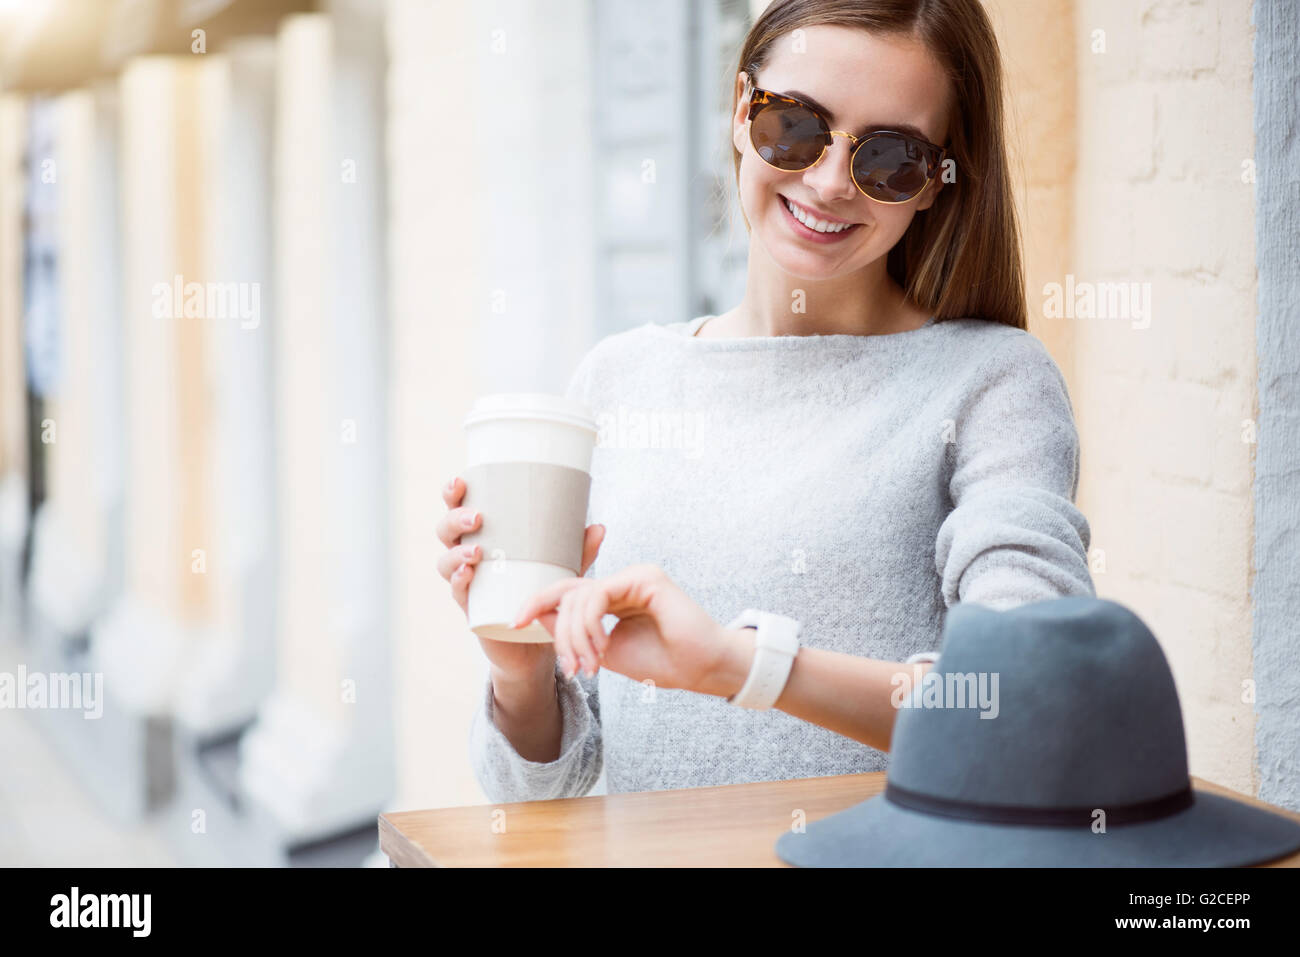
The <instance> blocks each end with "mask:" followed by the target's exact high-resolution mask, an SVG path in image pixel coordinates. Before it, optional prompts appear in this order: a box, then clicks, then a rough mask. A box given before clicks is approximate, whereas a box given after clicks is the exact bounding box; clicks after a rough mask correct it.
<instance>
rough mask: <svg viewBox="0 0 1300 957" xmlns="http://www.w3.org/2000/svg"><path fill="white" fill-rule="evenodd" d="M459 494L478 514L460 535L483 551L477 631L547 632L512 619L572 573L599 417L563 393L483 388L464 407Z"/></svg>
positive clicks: (474, 601)
mask: <svg viewBox="0 0 1300 957" xmlns="http://www.w3.org/2000/svg"><path fill="white" fill-rule="evenodd" d="M465 445H466V452H467V455H466V466H465V472H464V475H463V478H464V479H465V498H464V500H463V501H462V503H461V504H462V505H463V506H466V507H469V508H473V509H475V510H476V511H478V512H479V513H480V514H481V515H482V520H481V522H480V524H479V527H478V528H477V529H476V530H474V531H472V532H467V533H466V534H464V535H462V536H461V539H460V540H461V543H462V544H465V545H475V544H477V545H479V546H480V547H481V548H482V557H481V558H480V560H479V562H478V564H477V565H476V566H475V569H474V578H473V580H472V581H471V582H470V586H469V601H468V612H469V626H470V629H471V630H472V631H473V632H474V633H475V634H476V635H478V636H479V637H480V638H492V639H495V640H497V641H521V642H535V643H541V642H549V641H551V640H552V639H551V634H550V632H548V631H547V630H546V629H545V628H544V627H543V626H542V625H541V624H540V623H538V622H536V621H534V622H532V623H531V624H529V625H527V626H526V627H524V628H519V629H514V628H511V627H510V622H512V621H513V620H514V618H515V616H516V615H517V614H518V613H519V610H520V608H521V607H522V605H523V603H524V602H525V601H526V600H527V599H528V598H530V597H531V596H532V595H534V594H535V593H537V592H538V591H540V590H542V589H543V588H545V587H546V586H547V585H550V584H553V583H554V582H557V581H560V580H561V579H564V578H572V577H574V576H576V575H577V574H578V571H579V569H580V568H581V566H582V543H583V539H584V537H585V533H586V527H587V503H588V500H589V498H590V493H591V453H592V450H593V449H594V448H595V446H596V420H595V419H594V418H593V417H592V415H591V412H590V411H589V410H588V409H587V407H586V405H584V404H583V403H581V402H578V401H576V400H572V399H568V398H565V397H563V396H557V395H545V394H541V393H531V392H509V393H498V394H495V395H488V396H483V397H481V398H480V399H478V400H477V401H475V403H474V404H473V406H472V407H471V408H470V411H469V413H468V414H467V415H466V416H465Z"/></svg>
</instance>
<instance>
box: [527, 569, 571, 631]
mask: <svg viewBox="0 0 1300 957" xmlns="http://www.w3.org/2000/svg"><path fill="white" fill-rule="evenodd" d="M585 581H586V579H583V578H561V579H560V580H559V581H557V582H556V583H555V584H553V585H547V586H546V587H545V588H543V589H542V590H541V591H539V592H537V593H536V594H534V595H531V596H529V598H528V600H527V601H525V602H524V603H523V604H522V605H520V606H519V613H518V615H517V616H516V617H515V620H514V621H513V622H512V623H511V627H512V628H522V627H523V626H524V625H526V624H528V623H529V622H530V621H532V620H533V619H534V618H536V617H537V616H538V615H540V614H541V613H542V612H544V611H550V610H551V609H553V608H555V606H557V605H558V604H559V603H560V599H561V598H563V597H564V594H565V592H568V591H571V590H572V589H574V588H577V587H578V586H580V585H582V584H583V583H584V582H585Z"/></svg>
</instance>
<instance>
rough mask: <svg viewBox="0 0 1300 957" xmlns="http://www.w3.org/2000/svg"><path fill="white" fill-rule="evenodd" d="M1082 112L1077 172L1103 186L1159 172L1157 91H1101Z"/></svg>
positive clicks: (1135, 86)
mask: <svg viewBox="0 0 1300 957" xmlns="http://www.w3.org/2000/svg"><path fill="white" fill-rule="evenodd" d="M1088 99H1089V100H1090V102H1088V103H1087V104H1086V106H1085V109H1083V110H1081V111H1080V122H1079V129H1078V133H1077V137H1078V141H1079V162H1078V168H1079V169H1081V170H1087V175H1088V176H1089V178H1095V179H1098V180H1101V181H1102V182H1114V181H1117V180H1130V181H1133V180H1146V179H1149V178H1150V177H1151V176H1152V175H1153V174H1154V173H1155V171H1156V165H1155V161H1156V142H1155V131H1156V88H1155V87H1154V86H1152V85H1150V84H1143V83H1125V84H1123V85H1114V86H1104V87H1098V88H1097V89H1096V90H1094V91H1092V93H1091V95H1090V96H1089V97H1088Z"/></svg>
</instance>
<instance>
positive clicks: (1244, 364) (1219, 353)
mask: <svg viewBox="0 0 1300 957" xmlns="http://www.w3.org/2000/svg"><path fill="white" fill-rule="evenodd" d="M1168 296H1169V300H1168V301H1167V302H1165V303H1163V304H1162V309H1161V313H1160V314H1161V316H1162V317H1163V316H1167V317H1168V321H1169V325H1170V326H1171V327H1172V329H1173V336H1174V363H1175V372H1176V374H1177V376H1178V378H1179V379H1181V380H1183V381H1185V382H1199V383H1202V384H1204V385H1208V386H1218V385H1222V384H1224V383H1226V382H1230V381H1242V380H1247V379H1253V378H1254V375H1255V303H1254V302H1253V300H1252V299H1250V298H1247V297H1245V296H1243V295H1241V294H1240V293H1238V292H1235V291H1234V290H1232V289H1230V288H1227V287H1225V286H1222V285H1219V284H1210V285H1204V286H1203V285H1200V284H1196V283H1191V282H1183V283H1177V284H1173V283H1171V284H1169V292H1168Z"/></svg>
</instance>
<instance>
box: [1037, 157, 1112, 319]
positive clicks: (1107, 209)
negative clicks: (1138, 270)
mask: <svg viewBox="0 0 1300 957" xmlns="http://www.w3.org/2000/svg"><path fill="white" fill-rule="evenodd" d="M1100 186H1101V184H1100V183H1099V181H1097V180H1096V179H1093V178H1092V177H1090V176H1088V175H1087V174H1086V173H1084V172H1082V171H1081V172H1080V174H1079V179H1078V180H1077V181H1076V184H1075V190H1074V218H1075V229H1074V243H1073V250H1072V252H1071V262H1070V264H1069V265H1070V269H1069V271H1071V272H1074V273H1075V274H1076V275H1078V274H1079V273H1081V272H1083V271H1085V270H1100V271H1103V272H1109V273H1112V274H1118V273H1120V272H1122V271H1125V270H1131V269H1132V268H1133V264H1134V260H1135V258H1136V256H1137V252H1136V249H1137V247H1136V245H1135V239H1136V230H1135V228H1134V208H1133V202H1132V197H1133V196H1134V195H1135V194H1136V189H1135V188H1133V187H1130V186H1127V184H1113V188H1110V189H1105V190H1103V189H1101V188H1100ZM1062 280H1063V277H1053V281H1055V282H1061V281H1062ZM1031 306H1032V303H1031Z"/></svg>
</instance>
